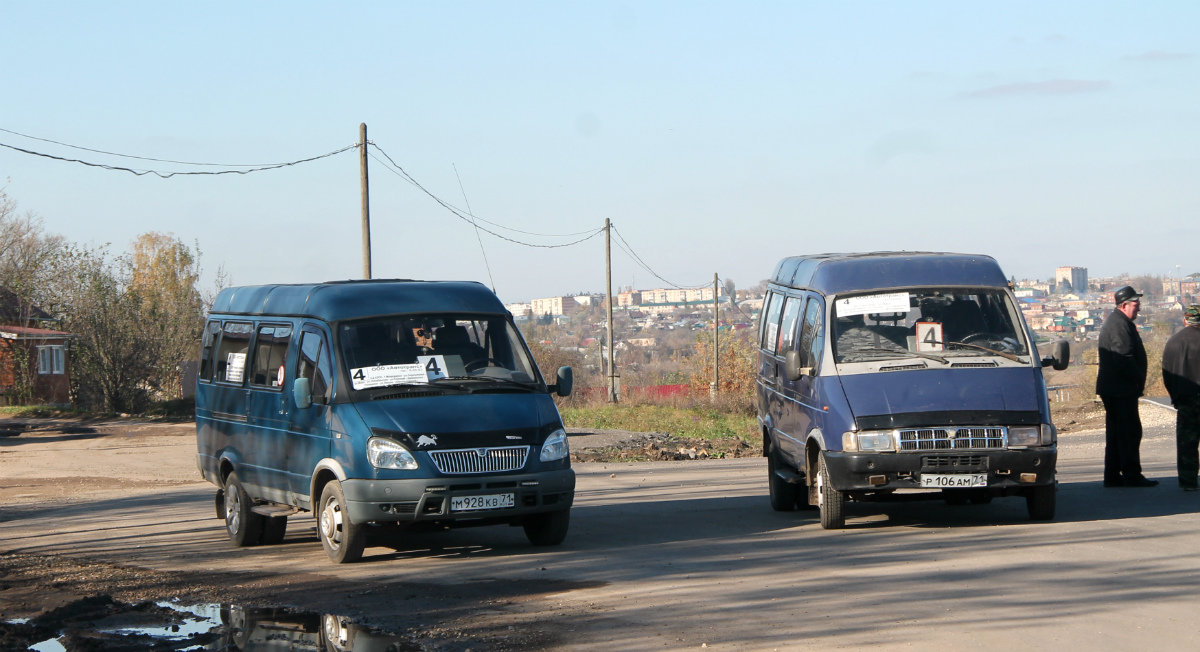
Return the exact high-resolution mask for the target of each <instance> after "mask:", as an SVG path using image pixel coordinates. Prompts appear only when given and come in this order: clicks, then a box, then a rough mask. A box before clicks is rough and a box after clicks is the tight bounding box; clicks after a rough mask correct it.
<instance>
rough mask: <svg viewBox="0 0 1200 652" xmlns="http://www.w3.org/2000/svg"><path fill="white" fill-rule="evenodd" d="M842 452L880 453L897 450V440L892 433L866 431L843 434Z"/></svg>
mask: <svg viewBox="0 0 1200 652" xmlns="http://www.w3.org/2000/svg"><path fill="white" fill-rule="evenodd" d="M842 450H844V451H846V452H848V453H855V452H863V453H879V452H884V451H894V450H896V440H895V438H893V437H892V433H891V431H886V430H883V431H879V430H877V431H869V430H868V431H864V432H854V431H850V432H846V433H842Z"/></svg>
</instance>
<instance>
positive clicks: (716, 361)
mask: <svg viewBox="0 0 1200 652" xmlns="http://www.w3.org/2000/svg"><path fill="white" fill-rule="evenodd" d="M717 283H718V280H717V274H716V273H713V382H712V392H711V393H712V395H713V396H716V395H717V392H718V391H720V389H721V363H720V360H721V349H720V347H719V344H720V342H719V340H718V335H717V334H718V333H719V332H720V331H721V309H720V307H719V306H718V305H717V292H718V291H719V290H718V286H717Z"/></svg>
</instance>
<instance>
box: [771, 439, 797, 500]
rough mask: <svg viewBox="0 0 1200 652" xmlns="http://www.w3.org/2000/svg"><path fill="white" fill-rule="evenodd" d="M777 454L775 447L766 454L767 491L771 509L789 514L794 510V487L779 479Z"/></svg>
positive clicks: (795, 492)
mask: <svg viewBox="0 0 1200 652" xmlns="http://www.w3.org/2000/svg"><path fill="white" fill-rule="evenodd" d="M778 460H779V454H778V453H777V452H776V451H775V447H774V446H772V447H771V452H770V453H769V454H767V490H768V491H769V492H770V494H771V509H773V510H775V511H777V512H790V511H792V510H793V509H796V494H797V491H796V485H794V484H792V483H790V482H788V481H787V480H784V479H783V478H781V477H779V474H778V473H776V471H777V470H778V469H779V461H778Z"/></svg>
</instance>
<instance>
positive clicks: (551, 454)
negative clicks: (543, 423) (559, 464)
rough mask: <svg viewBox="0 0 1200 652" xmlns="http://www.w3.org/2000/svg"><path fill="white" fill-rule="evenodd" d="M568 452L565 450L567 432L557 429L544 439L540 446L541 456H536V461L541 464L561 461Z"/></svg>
mask: <svg viewBox="0 0 1200 652" xmlns="http://www.w3.org/2000/svg"><path fill="white" fill-rule="evenodd" d="M570 452H571V451H570V450H569V449H568V448H567V432H566V431H565V430H563V429H562V428H559V429H558V430H555V431H554V432H552V433H550V436H549V437H547V438H546V443H544V444H542V454H541V455H540V456H538V459H540V460H541V461H543V462H553V461H554V460H561V459H562V458H564V457H566V456H567V455H568V454H569V453H570Z"/></svg>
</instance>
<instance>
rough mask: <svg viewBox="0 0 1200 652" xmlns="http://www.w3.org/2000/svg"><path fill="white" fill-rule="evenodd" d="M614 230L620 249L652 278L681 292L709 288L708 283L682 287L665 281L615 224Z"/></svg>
mask: <svg viewBox="0 0 1200 652" xmlns="http://www.w3.org/2000/svg"><path fill="white" fill-rule="evenodd" d="M612 230H613V233H616V234H617V247H619V248H620V249H621V250H622V251H624V252H625V254H626V255H628V256H629V257H630V258H631V259H633V261H634V262H636V263H637V264H638V265H639V266H641V268H642V269H644V270H646V271H647V272H649V273H650V274H651V275H652V276H654V278H657V279H658V280H660V281H662V282H663V283H666V284H667V285H670V286H672V287H675V288H678V289H680V290H698V289H700V288H702V287H707V286H708V284H707V283H702V284H700V285H680V284H678V283H674V282H672V281H668V280H667V279H665V278H663V277H662V276H661V275H659V273H658V272H656V271H654V270H653V269H652V268H651V267H650V265H648V264H647V263H646V261H644V260H642V257H641V256H639V255H637V253H636V252H635V251H634V250H633V245H631V244H629V242H628V241H627V240H625V237H624V236H622V235H621V232H620V231H618V230H617V226H616V225H615V224H614V225H613V227H612ZM622 245H623V246H622Z"/></svg>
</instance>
